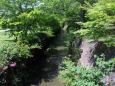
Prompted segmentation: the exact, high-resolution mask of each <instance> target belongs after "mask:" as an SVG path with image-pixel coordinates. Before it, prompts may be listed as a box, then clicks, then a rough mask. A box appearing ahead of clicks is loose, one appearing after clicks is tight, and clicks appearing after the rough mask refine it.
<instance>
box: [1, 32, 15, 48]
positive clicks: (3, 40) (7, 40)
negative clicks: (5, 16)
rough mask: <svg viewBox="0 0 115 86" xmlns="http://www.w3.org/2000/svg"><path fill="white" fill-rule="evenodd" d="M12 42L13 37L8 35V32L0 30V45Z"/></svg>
mask: <svg viewBox="0 0 115 86" xmlns="http://www.w3.org/2000/svg"><path fill="white" fill-rule="evenodd" d="M12 42H14V38H13V37H10V32H0V46H1V45H2V44H5V43H9V44H10V43H12Z"/></svg>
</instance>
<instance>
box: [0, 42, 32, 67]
mask: <svg viewBox="0 0 115 86" xmlns="http://www.w3.org/2000/svg"><path fill="white" fill-rule="evenodd" d="M29 50H30V48H29V46H28V45H24V44H16V43H5V44H2V45H1V46H0V67H3V66H5V65H6V66H8V65H9V64H10V61H9V59H10V58H12V59H14V60H15V61H18V60H19V59H22V58H28V57H30V56H31V54H30V51H29Z"/></svg>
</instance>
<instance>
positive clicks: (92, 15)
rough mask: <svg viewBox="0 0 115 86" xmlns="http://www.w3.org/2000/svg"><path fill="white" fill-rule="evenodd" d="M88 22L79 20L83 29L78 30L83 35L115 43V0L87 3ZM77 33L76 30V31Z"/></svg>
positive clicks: (109, 43)
mask: <svg viewBox="0 0 115 86" xmlns="http://www.w3.org/2000/svg"><path fill="white" fill-rule="evenodd" d="M86 6H87V7H84V8H85V9H86V10H87V13H86V17H87V22H78V24H80V25H81V26H82V29H80V30H79V31H77V34H78V33H80V34H81V35H82V36H86V37H88V38H92V39H95V40H98V41H103V42H105V43H106V44H108V45H110V46H111V45H112V46H114V45H115V44H114V43H115V39H114V38H115V35H114V34H115V1H114V0H99V1H98V2H97V3H95V4H94V5H92V6H91V5H89V4H87V5H86ZM75 33H76V32H75Z"/></svg>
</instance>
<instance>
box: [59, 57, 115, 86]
mask: <svg viewBox="0 0 115 86" xmlns="http://www.w3.org/2000/svg"><path fill="white" fill-rule="evenodd" d="M95 57H96V66H95V67H92V68H90V69H87V68H85V67H76V65H75V64H74V63H73V62H72V61H71V60H70V59H68V58H67V57H66V58H65V60H64V61H63V64H61V66H60V67H61V71H60V75H59V78H60V79H61V80H63V82H64V83H66V85H67V86H105V84H104V83H102V81H101V80H102V79H103V77H104V76H105V75H106V74H111V73H112V70H113V69H114V66H115V60H112V59H111V60H109V61H105V59H104V58H105V57H104V55H101V57H97V56H95Z"/></svg>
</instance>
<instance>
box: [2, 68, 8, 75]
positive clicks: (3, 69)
mask: <svg viewBox="0 0 115 86" xmlns="http://www.w3.org/2000/svg"><path fill="white" fill-rule="evenodd" d="M7 68H8V67H6V66H3V67H2V72H1V74H3V73H4V71H5V70H7Z"/></svg>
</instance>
